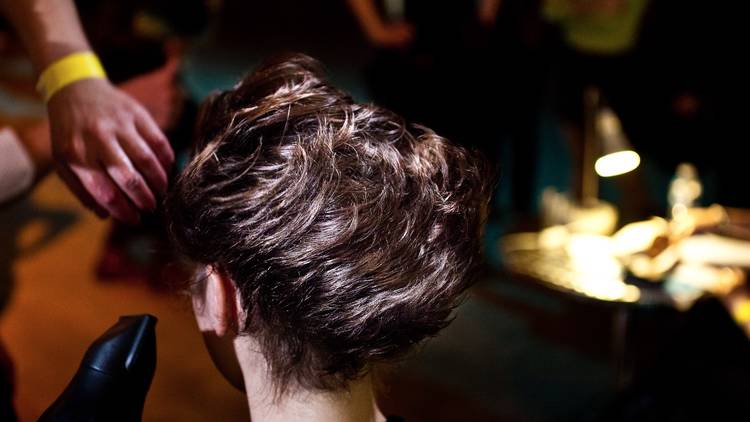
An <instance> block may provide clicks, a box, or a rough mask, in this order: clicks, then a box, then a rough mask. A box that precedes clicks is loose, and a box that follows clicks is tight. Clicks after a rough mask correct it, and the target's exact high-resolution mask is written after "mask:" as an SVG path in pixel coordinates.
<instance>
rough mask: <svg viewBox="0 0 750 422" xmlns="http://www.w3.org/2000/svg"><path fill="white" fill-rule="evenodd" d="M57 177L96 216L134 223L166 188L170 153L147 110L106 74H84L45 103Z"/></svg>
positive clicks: (163, 137)
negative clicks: (93, 76)
mask: <svg viewBox="0 0 750 422" xmlns="http://www.w3.org/2000/svg"><path fill="white" fill-rule="evenodd" d="M47 106H48V112H49V120H50V131H51V141H52V152H53V156H54V158H55V161H56V165H57V171H58V173H59V174H60V177H61V178H62V179H63V180H64V181H65V182H66V183H67V185H68V186H69V187H70V189H71V190H72V191H73V193H74V194H75V195H76V196H77V197H78V198H79V200H81V202H83V204H84V205H86V206H87V207H89V208H91V209H92V210H94V212H96V213H97V214H98V215H99V216H100V217H106V216H107V215H111V216H113V217H114V218H116V219H118V220H121V221H123V222H126V223H130V224H136V223H137V222H138V221H139V211H150V210H153V209H155V208H156V205H157V201H156V198H157V197H158V196H159V195H161V194H163V193H164V192H165V191H166V188H167V171H168V169H169V167H170V166H171V165H172V162H173V160H174V153H173V152H172V148H171V147H170V146H169V142H168V141H167V138H166V137H165V136H164V134H163V133H162V132H161V130H160V129H159V127H158V125H157V124H156V122H154V120H153V118H152V117H151V115H149V113H148V111H146V109H145V108H144V107H143V106H141V105H140V104H138V103H137V102H136V101H135V100H134V99H132V98H131V97H130V96H129V95H127V94H125V93H124V92H122V91H120V90H119V89H117V88H115V87H114V86H112V84H110V82H109V81H107V80H104V79H86V80H82V81H78V82H76V83H73V84H71V85H69V86H67V87H65V88H63V89H62V90H60V91H59V92H58V93H56V94H55V95H54V96H53V97H52V98H51V99H50V101H49V103H48V105H47Z"/></svg>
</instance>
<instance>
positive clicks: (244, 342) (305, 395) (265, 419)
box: [235, 336, 385, 422]
mask: <svg viewBox="0 0 750 422" xmlns="http://www.w3.org/2000/svg"><path fill="white" fill-rule="evenodd" d="M235 350H236V352H237V358H238V360H239V363H240V366H241V368H242V375H243V378H244V381H245V391H246V394H247V402H248V406H249V408H250V418H251V420H252V421H253V422H276V421H279V422H280V421H292V420H304V421H310V422H315V421H341V422H370V421H371V422H384V421H385V417H384V416H383V414H382V413H381V412H380V410H379V409H378V407H377V404H376V403H375V395H374V393H373V383H372V378H371V377H370V376H369V375H368V376H366V377H364V378H362V379H359V380H357V381H354V382H352V383H351V384H350V385H349V388H348V389H347V390H341V391H333V392H329V391H310V390H303V389H294V388H292V389H291V391H290V392H289V393H286V394H285V395H283V396H282V397H278V398H274V394H273V388H272V383H271V378H270V375H269V374H268V370H267V365H266V361H265V359H264V358H263V355H262V354H261V353H260V352H258V351H257V350H258V347H257V343H255V341H254V340H253V339H252V338H249V337H246V336H243V337H238V338H236V339H235Z"/></svg>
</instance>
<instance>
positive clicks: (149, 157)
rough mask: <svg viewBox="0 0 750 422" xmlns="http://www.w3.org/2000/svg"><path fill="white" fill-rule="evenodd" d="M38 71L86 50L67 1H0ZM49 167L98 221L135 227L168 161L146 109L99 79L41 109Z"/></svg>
mask: <svg viewBox="0 0 750 422" xmlns="http://www.w3.org/2000/svg"><path fill="white" fill-rule="evenodd" d="M0 7H1V8H2V11H3V12H4V13H5V15H6V16H7V17H8V19H9V20H10V21H11V22H12V23H13V25H14V26H15V27H16V29H17V30H18V32H19V34H20V36H21V39H22V40H23V43H24V45H25V47H26V49H27V50H28V52H29V55H30V56H31V60H32V62H33V63H34V66H35V67H36V69H37V70H38V71H39V72H41V71H42V70H44V69H45V68H46V67H47V66H49V65H50V64H51V63H53V62H55V61H56V60H57V59H59V58H61V57H64V56H66V55H68V54H70V53H73V52H78V51H87V50H90V49H91V48H90V46H89V43H88V41H87V40H86V37H85V35H84V34H83V31H82V29H81V24H80V22H79V20H78V16H77V14H76V10H75V6H74V5H73V2H72V1H70V0H14V1H10V0H0ZM48 115H49V121H50V136H51V142H52V154H53V157H54V160H55V167H56V168H57V171H58V173H59V174H60V176H61V178H62V179H63V180H64V181H65V182H66V184H67V185H68V186H69V188H70V189H71V191H73V193H75V194H76V196H77V197H78V198H79V199H80V200H81V201H82V202H83V204H84V205H86V206H87V207H89V208H91V209H92V210H93V211H95V212H96V213H97V215H99V216H101V217H106V216H108V215H112V216H113V217H114V218H116V219H118V220H121V221H124V222H127V223H131V224H135V223H137V222H138V220H139V212H141V211H148V210H153V209H154V208H155V207H156V204H157V198H158V197H159V196H160V195H161V194H162V193H163V192H164V190H165V189H166V185H167V176H166V175H167V172H168V170H169V167H170V166H171V164H172V162H173V160H174V153H173V152H172V149H171V147H170V146H169V142H168V141H167V139H166V137H165V136H164V134H163V133H162V132H161V130H160V129H159V126H158V125H157V123H156V122H155V121H154V119H153V118H152V117H151V115H150V114H149V113H148V111H146V109H145V108H144V107H143V106H142V105H141V104H139V103H138V102H137V101H135V100H134V99H133V98H132V97H130V96H129V95H128V94H126V93H124V92H123V91H121V90H120V89H118V88H116V87H114V86H113V85H112V84H111V83H110V82H109V81H107V80H103V79H84V80H81V81H78V82H75V83H73V84H70V85H68V86H66V87H64V88H63V89H61V90H60V91H58V92H57V93H56V94H55V95H54V96H53V97H52V98H51V99H50V101H49V103H48Z"/></svg>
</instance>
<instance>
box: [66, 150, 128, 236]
mask: <svg viewBox="0 0 750 422" xmlns="http://www.w3.org/2000/svg"><path fill="white" fill-rule="evenodd" d="M58 171H60V175H61V177H63V179H64V180H65V181H66V182H67V183H68V186H70V187H71V189H72V190H73V192H74V193H75V194H76V196H78V198H79V199H80V200H81V201H82V202H83V203H84V205H87V206H90V208H92V209H93V210H94V211H95V212H96V213H97V215H99V216H100V217H106V216H107V214H109V215H111V216H112V217H114V218H115V219H117V220H120V221H122V222H125V223H128V224H132V225H135V224H138V222H139V221H140V217H139V215H138V210H137V209H136V208H135V207H134V206H133V204H131V203H130V201H128V199H127V198H126V197H125V196H124V195H123V194H122V193H121V192H120V189H119V188H118V187H117V185H115V183H114V182H113V181H112V179H110V178H109V176H108V175H107V173H105V172H104V171H103V169H101V168H92V167H91V166H87V165H86V166H84V165H80V164H73V165H71V166H70V168H69V169H68V168H65V167H62V166H60V167H59V168H58ZM80 186H83V189H84V190H81V189H80ZM92 201H93V204H92Z"/></svg>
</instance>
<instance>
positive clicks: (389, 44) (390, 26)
mask: <svg viewBox="0 0 750 422" xmlns="http://www.w3.org/2000/svg"><path fill="white" fill-rule="evenodd" d="M367 37H368V38H369V39H370V42H371V43H372V44H373V45H375V46H377V47H380V48H395V49H403V48H406V47H408V46H409V45H410V44H411V42H412V41H413V40H414V27H413V26H412V25H410V24H409V23H406V22H394V23H383V24H381V25H375V26H374V27H373V28H372V29H371V30H369V31H368V33H367Z"/></svg>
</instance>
